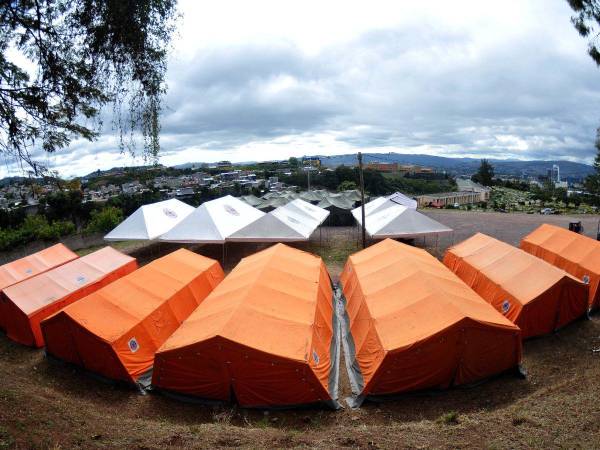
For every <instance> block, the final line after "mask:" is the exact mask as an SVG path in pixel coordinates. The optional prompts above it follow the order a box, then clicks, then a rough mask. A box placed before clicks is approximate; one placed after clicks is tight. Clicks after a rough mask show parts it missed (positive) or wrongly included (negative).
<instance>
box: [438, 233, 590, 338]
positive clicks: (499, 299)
mask: <svg viewBox="0 0 600 450" xmlns="http://www.w3.org/2000/svg"><path fill="white" fill-rule="evenodd" d="M444 264H446V266H447V267H449V268H450V269H451V270H452V271H453V272H454V273H456V274H457V275H458V276H459V277H460V278H461V279H462V280H463V281H464V282H465V283H467V285H469V286H470V287H471V288H473V289H474V290H475V292H477V293H478V294H479V295H481V297H482V298H483V299H484V300H486V301H487V302H488V303H490V304H491V305H492V306H493V307H494V308H496V309H497V310H498V311H499V312H501V313H502V314H504V315H505V316H506V317H507V318H508V319H509V320H511V321H512V322H513V323H515V324H516V325H518V326H519V328H521V332H522V333H523V338H524V339H525V338H528V337H532V336H539V335H542V334H547V333H550V332H552V331H554V330H556V329H558V328H561V327H563V326H565V325H567V324H568V323H570V322H572V321H573V320H575V319H577V318H578V317H581V316H583V315H585V314H586V312H587V305H588V288H587V286H586V285H585V284H584V283H582V282H580V281H578V280H577V279H576V278H574V277H572V276H571V275H569V274H568V273H566V272H564V271H563V270H560V269H558V268H556V267H554V266H552V265H550V264H548V263H547V262H545V261H543V260H541V259H539V258H536V257H535V256H533V255H530V254H529V253H526V252H524V251H523V250H520V249H518V248H516V247H513V246H512V245H509V244H506V243H504V242H501V241H499V240H497V239H494V238H492V237H490V236H486V235H485V234H481V233H477V234H476V235H474V236H472V237H471V238H469V239H467V240H466V241H464V242H462V243H460V244H458V245H455V246H454V247H452V248H450V249H448V251H447V252H446V255H445V257H444Z"/></svg>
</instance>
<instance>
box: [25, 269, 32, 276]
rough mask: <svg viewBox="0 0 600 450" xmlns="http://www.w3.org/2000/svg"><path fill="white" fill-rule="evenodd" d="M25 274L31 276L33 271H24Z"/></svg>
mask: <svg viewBox="0 0 600 450" xmlns="http://www.w3.org/2000/svg"><path fill="white" fill-rule="evenodd" d="M25 273H26V274H27V275H31V274H32V273H33V270H31V269H25Z"/></svg>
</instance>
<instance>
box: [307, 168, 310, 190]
mask: <svg viewBox="0 0 600 450" xmlns="http://www.w3.org/2000/svg"><path fill="white" fill-rule="evenodd" d="M307 173H308V190H309V191H310V164H309V165H308V170H307Z"/></svg>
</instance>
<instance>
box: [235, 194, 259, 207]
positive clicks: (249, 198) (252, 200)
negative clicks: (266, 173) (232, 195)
mask: <svg viewBox="0 0 600 450" xmlns="http://www.w3.org/2000/svg"><path fill="white" fill-rule="evenodd" d="M240 199H241V200H243V201H245V202H246V203H248V204H249V205H250V206H254V207H256V206H258V205H260V204H261V203H262V202H263V201H262V200H261V199H260V198H258V197H256V196H255V195H242V196H241V197H240Z"/></svg>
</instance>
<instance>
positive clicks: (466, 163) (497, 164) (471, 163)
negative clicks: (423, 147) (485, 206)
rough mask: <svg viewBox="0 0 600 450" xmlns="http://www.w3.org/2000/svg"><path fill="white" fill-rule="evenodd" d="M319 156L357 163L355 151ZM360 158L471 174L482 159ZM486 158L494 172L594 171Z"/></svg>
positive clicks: (576, 174)
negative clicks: (558, 168) (557, 169)
mask: <svg viewBox="0 0 600 450" xmlns="http://www.w3.org/2000/svg"><path fill="white" fill-rule="evenodd" d="M318 157H319V158H321V163H322V164H323V165H325V166H327V167H337V166H340V165H342V164H344V165H354V164H356V155H355V154H348V155H335V156H318ZM363 161H364V162H365V163H369V162H397V163H400V164H414V165H419V166H427V167H433V168H435V169H438V170H445V171H446V172H449V173H451V174H454V175H470V174H473V173H474V172H476V171H477V168H478V167H479V164H480V163H481V160H480V159H476V158H446V157H443V156H430V155H406V154H402V153H381V154H378V153H369V154H363ZM488 161H489V162H490V163H491V164H492V165H493V166H494V171H495V173H496V174H497V175H514V176H521V175H528V176H538V175H546V173H547V170H548V169H551V168H552V165H553V164H556V165H558V166H559V167H560V176H561V178H585V177H586V176H587V175H589V174H591V173H593V172H594V168H593V167H592V166H590V165H588V164H582V163H577V162H571V161H556V160H554V161H541V160H533V161H520V160H505V159H488Z"/></svg>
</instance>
